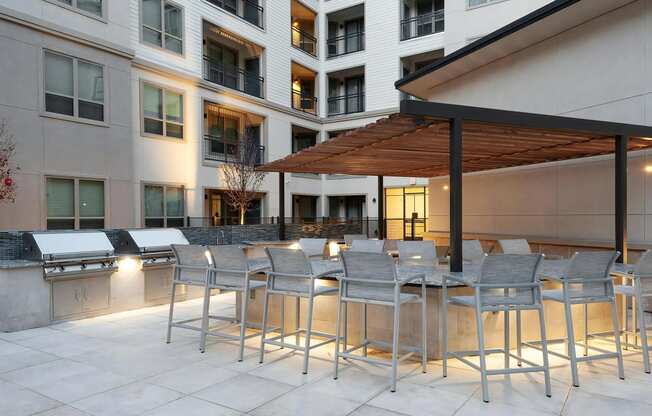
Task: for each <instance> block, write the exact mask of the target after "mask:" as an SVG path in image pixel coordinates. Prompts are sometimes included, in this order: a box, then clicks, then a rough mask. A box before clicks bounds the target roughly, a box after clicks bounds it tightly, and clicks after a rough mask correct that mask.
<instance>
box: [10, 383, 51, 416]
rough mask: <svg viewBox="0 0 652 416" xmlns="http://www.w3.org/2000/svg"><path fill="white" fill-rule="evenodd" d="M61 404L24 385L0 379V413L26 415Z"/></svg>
mask: <svg viewBox="0 0 652 416" xmlns="http://www.w3.org/2000/svg"><path fill="white" fill-rule="evenodd" d="M59 406H61V403H60V402H57V401H56V400H52V399H50V398H47V397H44V396H41V395H40V394H38V393H35V392H33V391H30V390H27V389H26V388H24V387H21V386H17V385H15V384H12V383H7V382H4V381H0V415H2V416H27V415H32V414H34V413H38V412H42V411H45V410H48V409H53V408H55V407H59Z"/></svg>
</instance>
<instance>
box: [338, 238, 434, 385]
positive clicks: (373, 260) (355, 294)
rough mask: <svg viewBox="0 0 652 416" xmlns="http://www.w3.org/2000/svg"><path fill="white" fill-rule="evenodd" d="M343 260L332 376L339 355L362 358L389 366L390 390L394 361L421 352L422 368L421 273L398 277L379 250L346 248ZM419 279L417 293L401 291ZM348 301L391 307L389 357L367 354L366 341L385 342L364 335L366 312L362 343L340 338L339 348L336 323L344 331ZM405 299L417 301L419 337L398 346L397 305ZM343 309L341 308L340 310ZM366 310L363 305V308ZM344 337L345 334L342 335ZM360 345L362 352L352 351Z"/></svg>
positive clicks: (423, 305) (391, 262)
mask: <svg viewBox="0 0 652 416" xmlns="http://www.w3.org/2000/svg"><path fill="white" fill-rule="evenodd" d="M342 262H343V263H344V275H343V276H340V277H338V280H339V282H340V287H339V296H338V308H337V335H336V337H337V341H336V343H335V358H334V365H335V376H334V377H335V379H337V377H338V368H339V358H340V357H342V358H348V359H354V360H362V361H366V362H370V363H375V364H381V365H388V366H391V367H392V375H391V390H392V391H396V379H397V377H398V364H399V363H400V362H401V361H403V360H405V359H407V358H409V357H410V356H412V355H413V354H415V353H419V354H421V363H422V368H423V371H424V372H425V371H426V363H427V360H428V354H427V350H426V345H427V338H426V282H425V278H424V277H425V275H424V274H415V275H412V276H409V277H405V278H402V279H400V278H399V276H398V275H397V269H396V264H395V263H394V259H393V258H392V256H390V255H387V254H379V253H365V252H355V251H350V250H349V251H346V252H343V253H342ZM418 280H420V281H421V282H420V283H421V295H417V294H413V293H405V292H403V291H402V288H403V287H404V286H405V285H406V284H408V283H413V282H415V281H418ZM348 303H359V304H363V305H365V306H366V305H367V304H372V305H380V306H387V307H391V308H394V317H393V332H392V345H391V351H392V359H391V360H390V361H387V360H380V359H374V358H369V357H368V355H367V347H368V346H369V345H371V346H374V345H377V346H382V347H387V346H388V345H387V343H384V342H378V341H372V340H369V339H368V338H367V322H366V313H365V314H364V316H365V320H364V324H363V340H362V344H360V345H357V346H353V347H351V348H348V345H347V343H346V339H344V350H343V351H340V340H341V339H342V337H340V327H341V323H342V322H343V323H344V331H345V332H346V327H347V314H346V305H347V304H348ZM407 303H418V304H421V339H422V345H421V346H420V347H408V346H404V347H402V348H399V334H400V331H399V321H400V314H401V306H402V305H404V304H407ZM343 309H344V310H343ZM365 310H366V308H365ZM344 338H345V337H344ZM360 349H362V355H360V354H353V352H355V351H357V350H360ZM400 350H403V351H406V354H404V355H402V356H400V357H399V351H400Z"/></svg>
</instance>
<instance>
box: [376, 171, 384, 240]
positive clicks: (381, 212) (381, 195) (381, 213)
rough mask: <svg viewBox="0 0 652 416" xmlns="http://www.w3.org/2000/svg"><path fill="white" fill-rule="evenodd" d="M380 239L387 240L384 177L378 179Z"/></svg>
mask: <svg viewBox="0 0 652 416" xmlns="http://www.w3.org/2000/svg"><path fill="white" fill-rule="evenodd" d="M377 206H378V238H379V239H381V240H382V239H384V238H385V185H384V177H382V176H379V177H378V204H377Z"/></svg>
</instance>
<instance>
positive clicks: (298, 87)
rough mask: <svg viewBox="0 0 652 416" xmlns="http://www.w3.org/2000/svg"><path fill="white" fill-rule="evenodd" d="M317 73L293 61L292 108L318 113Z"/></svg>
mask: <svg viewBox="0 0 652 416" xmlns="http://www.w3.org/2000/svg"><path fill="white" fill-rule="evenodd" d="M316 79H317V73H316V72H315V71H312V70H310V69H308V68H306V67H304V66H302V65H299V64H297V63H296V62H292V108H293V109H295V110H299V111H303V112H305V113H310V114H314V115H317V113H318V111H317V108H318V107H317V97H316V96H315V95H316V94H315V90H316V87H317V83H316Z"/></svg>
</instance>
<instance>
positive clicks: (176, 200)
mask: <svg viewBox="0 0 652 416" xmlns="http://www.w3.org/2000/svg"><path fill="white" fill-rule="evenodd" d="M143 200H144V204H143V206H144V209H145V212H144V214H145V215H144V220H145V227H148V228H152V227H157V228H164V227H183V226H184V225H185V217H184V188H183V187H182V186H166V185H145V188H144V191H143Z"/></svg>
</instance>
